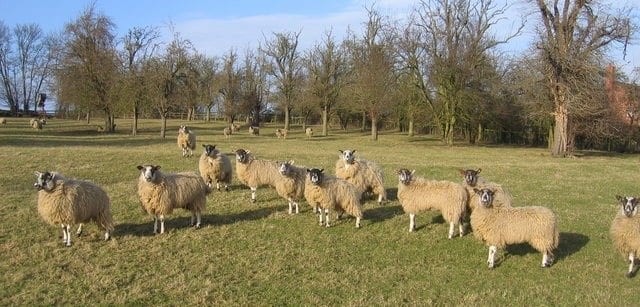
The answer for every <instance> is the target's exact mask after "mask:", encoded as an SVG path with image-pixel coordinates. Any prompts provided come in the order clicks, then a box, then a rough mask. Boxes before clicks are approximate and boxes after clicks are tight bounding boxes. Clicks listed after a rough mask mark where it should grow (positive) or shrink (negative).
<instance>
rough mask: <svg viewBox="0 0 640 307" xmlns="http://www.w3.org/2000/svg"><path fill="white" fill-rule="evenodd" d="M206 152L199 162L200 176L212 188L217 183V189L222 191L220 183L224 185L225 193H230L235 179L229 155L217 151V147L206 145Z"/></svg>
mask: <svg viewBox="0 0 640 307" xmlns="http://www.w3.org/2000/svg"><path fill="white" fill-rule="evenodd" d="M202 147H204V152H203V153H202V155H201V156H200V161H198V169H199V170H200V176H202V179H204V182H205V183H206V184H207V185H208V186H209V187H212V186H213V183H214V182H215V183H216V189H217V190H218V191H220V183H224V189H225V191H229V185H230V184H231V179H232V177H233V167H232V166H231V160H229V157H227V155H225V154H223V153H221V152H220V151H219V150H217V149H216V145H209V144H204V145H202Z"/></svg>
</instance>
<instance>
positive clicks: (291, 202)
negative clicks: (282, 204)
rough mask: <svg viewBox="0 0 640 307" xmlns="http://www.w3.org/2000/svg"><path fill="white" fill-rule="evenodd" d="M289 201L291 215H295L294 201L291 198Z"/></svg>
mask: <svg viewBox="0 0 640 307" xmlns="http://www.w3.org/2000/svg"><path fill="white" fill-rule="evenodd" d="M288 200H289V214H293V201H291V198H289V199H288Z"/></svg>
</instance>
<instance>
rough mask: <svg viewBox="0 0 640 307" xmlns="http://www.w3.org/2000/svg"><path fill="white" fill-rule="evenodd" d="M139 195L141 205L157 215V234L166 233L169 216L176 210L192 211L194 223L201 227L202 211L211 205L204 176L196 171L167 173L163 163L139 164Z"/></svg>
mask: <svg viewBox="0 0 640 307" xmlns="http://www.w3.org/2000/svg"><path fill="white" fill-rule="evenodd" d="M138 170H140V177H139V178H138V197H139V198H140V204H141V206H142V209H144V210H145V211H146V212H147V213H148V214H150V215H152V216H153V233H154V234H155V233H158V220H160V233H161V234H162V233H164V218H165V215H168V214H171V213H172V212H173V210H174V209H177V208H182V209H186V210H189V211H191V226H194V227H195V228H200V224H201V214H202V211H204V210H205V208H206V205H207V194H208V193H209V192H210V191H211V190H210V189H209V187H208V186H207V185H206V184H205V183H204V180H202V177H200V176H198V174H196V173H194V172H188V173H173V174H164V173H162V172H160V165H157V166H155V165H138Z"/></svg>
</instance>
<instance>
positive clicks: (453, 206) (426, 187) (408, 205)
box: [397, 168, 468, 239]
mask: <svg viewBox="0 0 640 307" xmlns="http://www.w3.org/2000/svg"><path fill="white" fill-rule="evenodd" d="M397 174H398V200H399V201H400V204H401V205H402V209H403V210H404V212H406V213H408V214H409V232H413V231H415V225H416V223H415V218H416V214H418V213H420V212H423V211H427V210H430V209H436V210H440V212H441V213H442V217H443V218H444V220H445V221H447V222H448V223H449V235H448V238H449V239H452V238H453V235H454V233H455V226H456V225H458V228H459V235H460V237H462V236H463V235H464V225H463V223H462V220H463V218H464V216H465V214H466V208H467V199H468V195H467V191H466V190H465V189H464V187H462V185H461V184H459V183H455V182H451V181H436V180H426V179H424V178H422V177H417V176H414V174H415V170H412V171H409V170H408V169H405V168H403V169H399V170H398V171H397Z"/></svg>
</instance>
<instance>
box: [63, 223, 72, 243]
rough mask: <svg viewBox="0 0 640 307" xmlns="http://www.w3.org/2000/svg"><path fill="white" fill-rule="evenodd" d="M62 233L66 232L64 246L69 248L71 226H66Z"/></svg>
mask: <svg viewBox="0 0 640 307" xmlns="http://www.w3.org/2000/svg"><path fill="white" fill-rule="evenodd" d="M64 231H66V233H67V234H66V237H67V241H66V242H65V245H66V246H71V225H69V224H67V225H66V226H65V227H64Z"/></svg>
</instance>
